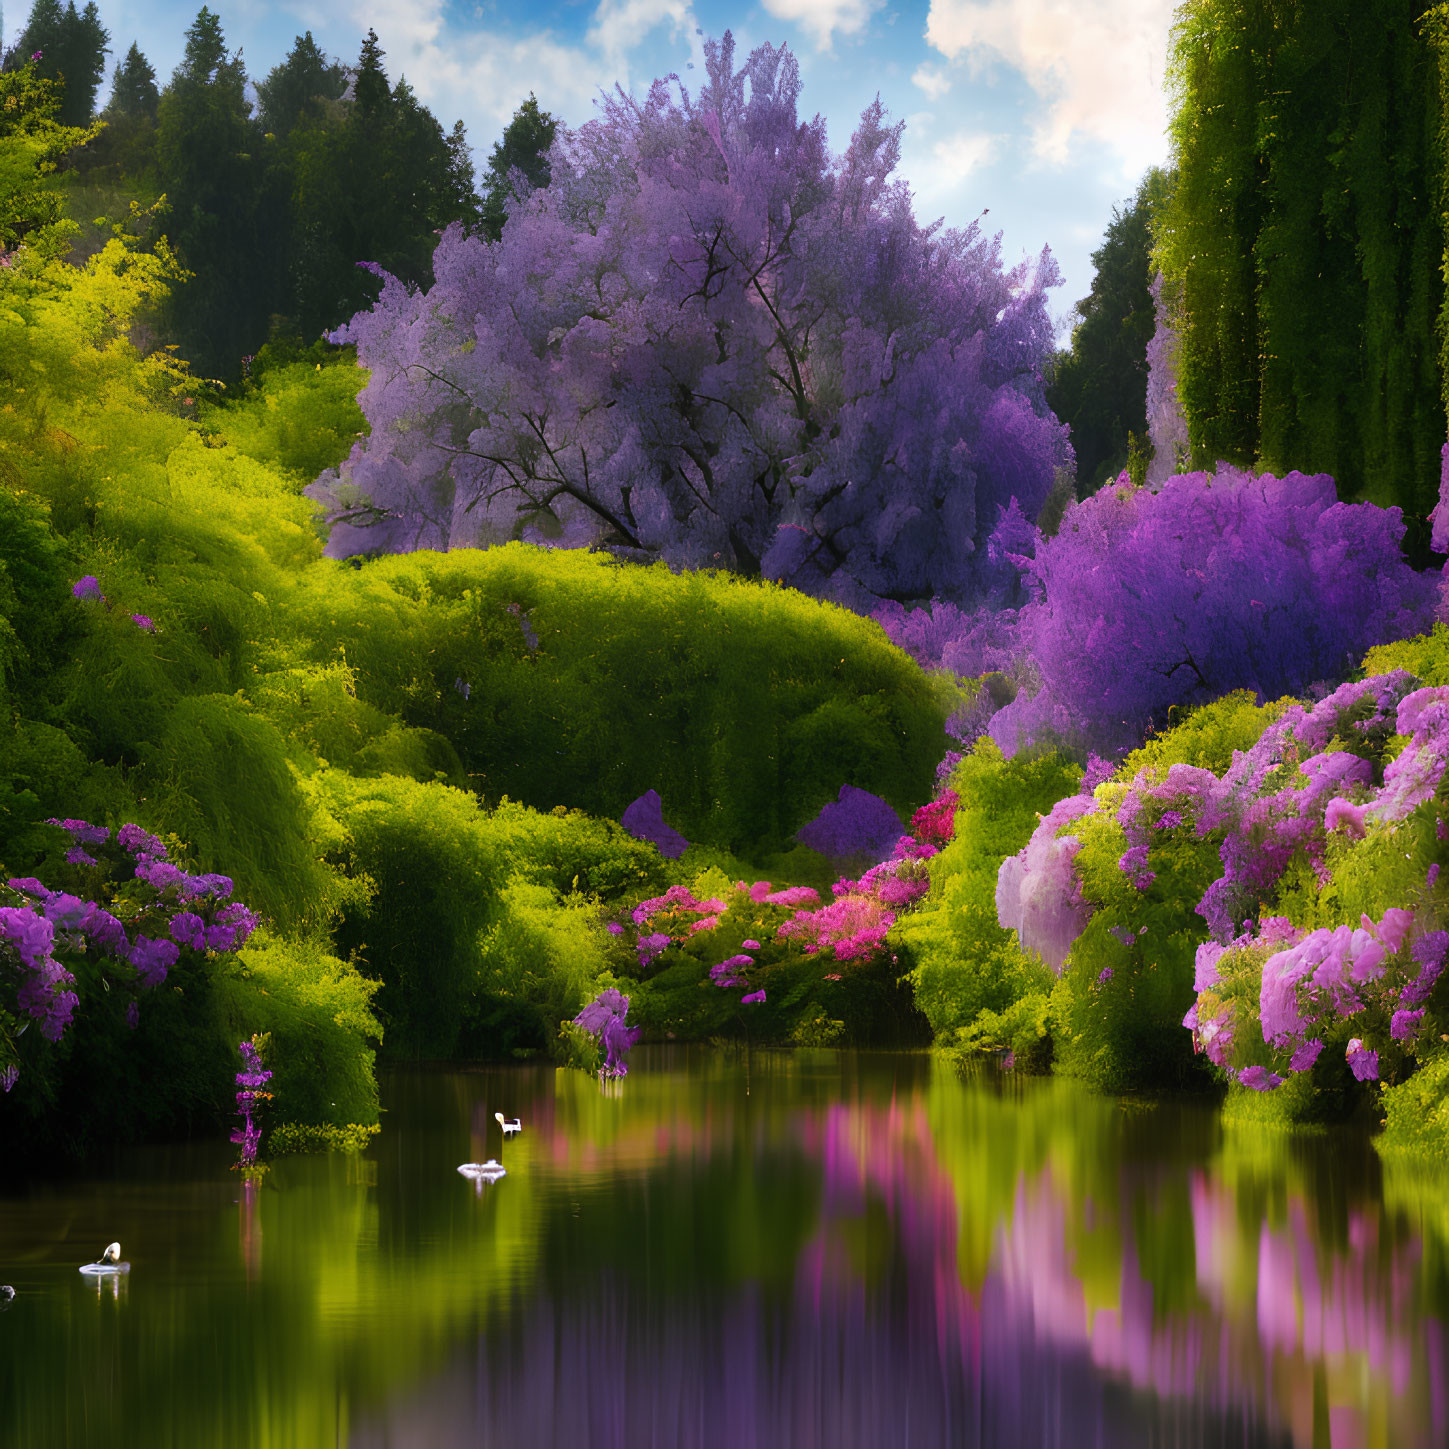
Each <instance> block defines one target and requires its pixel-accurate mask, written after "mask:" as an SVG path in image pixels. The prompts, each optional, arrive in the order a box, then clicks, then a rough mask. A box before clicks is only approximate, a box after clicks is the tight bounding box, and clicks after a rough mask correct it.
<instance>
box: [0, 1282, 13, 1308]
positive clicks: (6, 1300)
mask: <svg viewBox="0 0 1449 1449" xmlns="http://www.w3.org/2000/svg"><path fill="white" fill-rule="evenodd" d="M14 1297H15V1290H14V1289H13V1288H12V1287H11V1286H10V1285H9V1284H8V1283H0V1313H3V1312H4V1311H5V1309H7V1308H9V1307H10V1304H11V1301H12V1300H13V1299H14Z"/></svg>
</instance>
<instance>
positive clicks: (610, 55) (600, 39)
mask: <svg viewBox="0 0 1449 1449" xmlns="http://www.w3.org/2000/svg"><path fill="white" fill-rule="evenodd" d="M666 21H668V22H669V23H670V25H671V28H672V30H673V32H674V34H675V35H679V34H686V35H687V34H690V33H691V32H692V31H693V29H694V15H693V13H692V12H691V10H690V8H689V3H688V0H600V4H599V8H598V9H597V10H596V11H595V12H594V23H593V24H592V25H591V26H590V27H589V32H588V34H587V36H585V39H586V40H587V41H588V43H589V44H590V45H591V46H593V47H594V49H596V50H597V51H599V52H600V53H601V54H602V55H603V56H604V57H605V59H607V60H609V61H622V60H623V58H624V57H625V56H627V55H628V53H629V52H630V51H631V50H633V49H634V48H635V47H636V46H637V45H638V44H639V42H640V41H642V40H643V39H644V37H645V36H646V35H648V34H649V32H650V31H651V30H653V29H654V27H655V26H656V25H662V24H664V23H665V22H666Z"/></svg>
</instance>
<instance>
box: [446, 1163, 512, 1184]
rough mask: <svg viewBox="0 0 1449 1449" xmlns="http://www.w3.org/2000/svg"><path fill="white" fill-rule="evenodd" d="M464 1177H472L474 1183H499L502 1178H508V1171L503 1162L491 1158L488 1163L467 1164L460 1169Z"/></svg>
mask: <svg viewBox="0 0 1449 1449" xmlns="http://www.w3.org/2000/svg"><path fill="white" fill-rule="evenodd" d="M458 1171H459V1172H461V1173H462V1174H463V1176H464V1177H471V1178H472V1179H473V1181H474V1182H478V1183H484V1182H497V1181H498V1179H499V1178H500V1177H507V1176H508V1171H507V1169H506V1168H505V1167H504V1166H503V1164H502V1163H501V1162H495V1161H494V1160H493V1159H492V1158H491V1157H490V1158H489V1159H488V1161H487V1162H465V1163H463V1165H462V1166H461V1167H459V1169H458Z"/></svg>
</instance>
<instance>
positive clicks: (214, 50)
mask: <svg viewBox="0 0 1449 1449" xmlns="http://www.w3.org/2000/svg"><path fill="white" fill-rule="evenodd" d="M246 83H247V77H246V70H245V67H244V66H243V64H242V58H241V55H240V54H236V55H228V54H227V50H226V42H225V39H224V37H223V35H222V30H221V21H220V19H219V18H218V16H216V15H215V14H214V13H213V12H212V11H210V10H209V9H207V8H206V7H204V6H203V7H202V9H201V10H200V12H199V13H198V14H197V17H196V19H195V21H194V22H193V23H192V25H191V27H190V29H189V30H187V32H186V51H185V54H184V56H183V58H182V61H181V64H180V65H179V66H177V68H176V72H175V74H174V75H173V76H172V78H171V84H170V85H168V86H167V87H166V90H165V93H164V94H163V95H162V97H161V103H160V107H159V111H158V116H157V170H158V178H157V179H158V183H159V185H160V188H161V190H162V191H164V192H165V193H166V195H167V197H168V198H169V200H170V203H171V214H170V216H169V217H168V218H167V221H166V224H165V229H166V232H167V233H168V235H169V236H170V238H171V242H172V244H173V245H174V246H175V247H176V249H177V251H178V252H179V253H180V255H181V260H182V262H183V263H184V264H185V266H186V267H187V268H188V269H189V270H190V271H191V272H192V274H193V275H192V277H191V279H190V280H189V281H187V282H185V283H184V284H182V285H181V286H178V287H177V288H176V289H175V290H174V291H173V293H172V294H171V297H170V298H169V299H168V302H167V313H166V315H167V318H168V320H169V323H170V327H171V331H172V334H173V336H174V337H175V339H176V341H177V342H178V343H179V345H180V348H181V354H182V356H183V357H185V358H187V359H188V360H189V361H190V362H191V364H192V365H193V367H195V368H196V369H197V370H198V371H200V372H202V373H203V374H205V375H208V376H213V377H221V378H228V377H233V376H235V375H237V374H238V373H239V372H240V370H241V358H242V356H243V354H246V353H251V352H255V351H256V349H257V348H258V347H259V346H260V345H261V343H262V342H263V341H265V339H266V333H267V321H268V316H269V312H270V303H271V300H272V298H273V297H274V296H275V294H276V292H277V290H278V284H277V281H276V278H275V276H274V272H275V269H276V265H277V261H276V259H277V254H278V251H279V248H278V247H277V246H276V245H275V244H274V243H273V242H272V240H271V238H272V237H273V235H274V229H275V228H276V227H277V226H279V225H285V216H284V215H282V216H278V215H275V214H274V208H269V207H268V206H267V205H265V204H264V195H263V190H262V181H263V179H264V178H263V168H262V167H261V165H260V163H259V161H258V159H257V156H256V149H257V147H258V145H259V144H260V141H261V135H260V132H259V131H258V129H257V127H256V124H255V122H254V121H253V120H252V119H251V114H250V112H251V108H250V106H249V104H248V102H247V99H246Z"/></svg>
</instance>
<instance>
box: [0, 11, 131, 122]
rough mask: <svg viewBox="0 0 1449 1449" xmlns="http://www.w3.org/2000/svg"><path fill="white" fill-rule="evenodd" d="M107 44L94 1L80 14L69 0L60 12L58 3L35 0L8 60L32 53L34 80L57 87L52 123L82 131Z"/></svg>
mask: <svg viewBox="0 0 1449 1449" xmlns="http://www.w3.org/2000/svg"><path fill="white" fill-rule="evenodd" d="M110 39H111V38H110V35H109V34H108V33H107V31H106V28H105V26H103V25H102V24H101V17H100V11H99V10H98V9H97V8H96V5H95V0H90V3H88V4H87V5H86V7H85V9H84V10H77V9H76V8H75V0H69V3H68V4H67V5H66V7H65V9H64V10H62V9H61V6H60V0H35V4H34V5H33V6H32V7H31V11H30V18H29V20H28V21H27V22H26V25H25V29H24V31H23V32H22V33H21V36H20V43H19V45H18V46H17V47H16V49H15V52H14V55H13V61H14V62H17V63H18V62H20V61H23V60H28V59H29V58H30V57H31V56H32V55H34V54H37V53H38V54H39V56H40V59H39V60H38V61H37V62H36V67H37V69H38V71H39V73H40V75H41V76H42V77H44V78H45V79H47V80H54V81H56V82H57V83H58V84H59V86H60V115H59V117H58V120H59V121H60V123H61V124H62V125H65V126H84V125H85V124H86V123H87V122H89V121H90V119H91V117H92V116H93V115H94V114H95V109H96V91H97V90H98V89H99V88H100V84H101V78H102V77H103V76H104V75H105V73H106V54H107V52H108V50H109V49H110Z"/></svg>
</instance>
